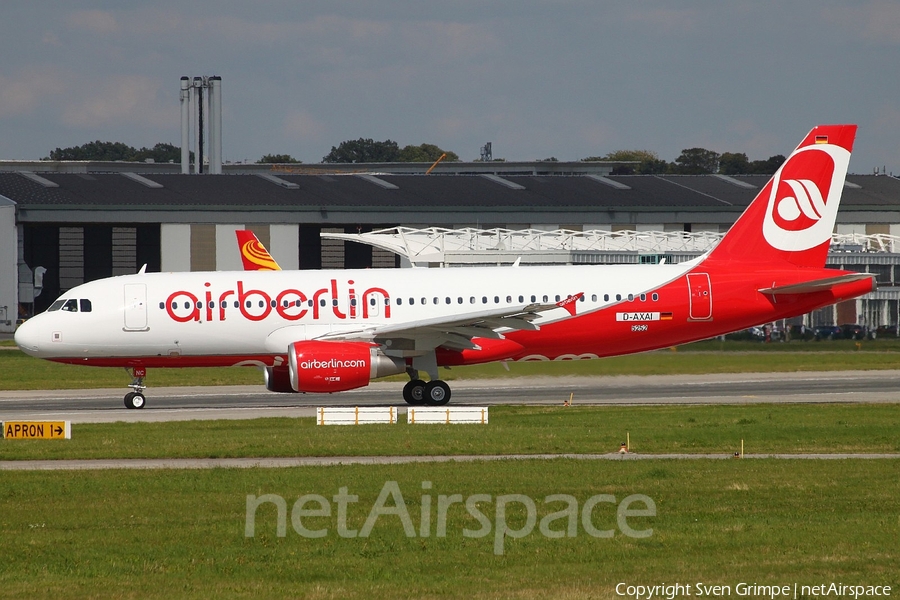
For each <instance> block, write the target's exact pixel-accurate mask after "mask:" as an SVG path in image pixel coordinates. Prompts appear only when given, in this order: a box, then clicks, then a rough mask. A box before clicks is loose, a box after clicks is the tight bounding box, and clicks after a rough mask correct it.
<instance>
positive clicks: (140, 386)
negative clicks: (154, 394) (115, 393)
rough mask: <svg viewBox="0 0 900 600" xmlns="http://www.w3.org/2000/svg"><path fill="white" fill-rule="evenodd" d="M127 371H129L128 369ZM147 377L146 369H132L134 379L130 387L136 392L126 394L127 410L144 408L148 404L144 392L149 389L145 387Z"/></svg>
mask: <svg viewBox="0 0 900 600" xmlns="http://www.w3.org/2000/svg"><path fill="white" fill-rule="evenodd" d="M125 371H128V368H127V367H126V368H125ZM146 376H147V369H146V367H134V368H132V369H131V377H132V379H131V383H130V384H128V387H130V388H131V389H132V390H134V391H132V392H128V393H127V394H125V408H129V409H132V408H144V404H146V402H147V399H146V398H144V390H145V389H147V386H145V385H144V377H146Z"/></svg>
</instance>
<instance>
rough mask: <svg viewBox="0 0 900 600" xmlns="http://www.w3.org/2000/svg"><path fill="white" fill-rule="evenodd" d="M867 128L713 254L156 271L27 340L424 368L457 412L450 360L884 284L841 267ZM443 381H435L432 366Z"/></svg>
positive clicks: (808, 161) (670, 326) (64, 351)
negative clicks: (844, 217) (444, 372)
mask: <svg viewBox="0 0 900 600" xmlns="http://www.w3.org/2000/svg"><path fill="white" fill-rule="evenodd" d="M855 134H856V126H855V125H826V126H819V127H816V128H815V129H813V130H812V131H811V132H810V133H809V134H808V135H807V136H806V137H805V138H804V139H803V141H802V142H801V143H800V145H799V146H798V147H797V149H796V150H794V152H793V153H792V154H791V155H790V157H788V159H787V161H786V162H785V163H784V164H783V165H782V167H781V168H780V169H779V170H778V172H777V173H776V174H775V175H774V176H773V177H772V179H771V180H770V181H769V182H768V183H767V184H766V186H765V187H764V188H763V189H762V191H761V192H760V193H759V195H758V196H757V197H756V199H755V200H754V201H753V202H752V203H751V204H750V206H749V207H748V208H747V210H746V211H745V212H744V213H743V214H742V215H741V216H740V218H739V219H738V220H737V222H736V223H735V224H734V226H733V227H732V228H731V229H730V230H729V232H728V233H727V234H726V235H725V237H724V238H723V239H722V241H721V242H720V243H719V244H718V245H717V246H716V247H715V248H713V249H712V250H711V251H710V252H708V253H707V254H705V255H703V256H701V257H699V258H696V259H694V260H691V261H688V262H684V263H680V264H660V265H584V266H551V267H518V266H513V267H470V268H459V269H383V270H382V269H367V270H335V271H284V270H274V271H268V272H264V271H233V272H209V273H145V272H143V269H142V270H141V272H140V273H137V274H135V275H125V276H119V277H112V278H109V279H102V280H98V281H93V282H90V283H86V284H83V285H80V286H78V287H75V288H73V289H71V290H69V291H68V292H66V293H64V294H63V295H62V296H61V297H60V298H59V299H58V300H57V301H56V302H55V303H54V304H53V305H52V306H51V307H50V308H49V309H48V310H47V312H45V313H43V314H40V315H38V316H36V317H34V318H33V319H30V320H29V321H27V322H26V323H24V324H23V325H22V326H21V327H19V330H18V331H17V332H16V342H17V344H18V345H19V347H20V348H21V349H22V350H24V351H25V352H27V353H28V354H31V355H33V356H38V357H41V358H46V359H49V360H54V361H58V362H63V363H72V364H82V365H97V366H124V367H126V368H128V369H131V370H132V374H133V377H134V380H133V382H132V384H131V386H130V387H132V389H133V391H132V392H130V393H129V394H127V395H126V396H125V405H126V406H127V407H129V408H141V407H143V406H144V403H145V398H144V395H143V392H144V389H145V386H144V381H143V378H144V376H145V375H146V369H148V368H156V367H193V366H228V365H256V366H259V367H261V368H263V369H264V372H265V384H266V387H267V388H268V389H269V390H271V391H274V392H340V391H343V390H350V389H354V388H359V387H363V386H366V385H368V383H369V382H370V381H371V380H372V379H375V378H377V377H383V376H386V375H394V374H398V373H403V372H406V373H407V374H408V375H409V378H410V381H409V383H407V384H406V386H405V387H404V389H403V398H404V400H405V401H406V402H408V403H410V404H421V403H424V404H430V405H442V404H446V403H447V402H448V401H449V400H450V388H449V386H448V385H447V384H446V383H445V382H443V381H441V380H440V379H439V378H438V367H439V366H455V365H470V364H477V363H485V362H490V361H506V360H513V361H518V360H535V359H541V360H545V359H550V360H566V359H581V358H598V357H603V356H612V355H619V354H628V353H633V352H640V351H644V350H653V349H656V348H663V347H668V346H672V345H676V344H682V343H685V342H690V341H693V340H699V339H704V338H709V337H712V336H716V335H721V334H724V333H728V332H731V331H736V330H739V329H743V328H746V327H750V326H753V325H757V324H759V323H764V322H767V321H773V320H776V319H781V318H786V317H792V316H796V315H801V314H804V313H807V312H809V311H812V310H814V309H817V308H820V307H823V306H827V305H830V304H833V303H835V302H838V301H841V300H846V299H849V298H854V297H857V296H860V295H862V294H866V293H868V292H871V291H872V290H873V289H874V288H875V284H874V280H873V278H872V276H870V275H867V274H860V273H853V272H848V271H838V270H834V269H826V268H824V267H825V259H826V254H827V252H828V246H829V243H830V240H831V234H832V230H833V228H834V223H835V217H836V214H837V210H838V205H839V203H840V199H841V192H842V189H843V184H844V177H845V176H846V172H847V167H848V164H849V161H850V152H851V150H852V146H853V140H854V137H855ZM423 371H424V373H426V374H427V375H428V378H429V381H428V382H427V383H426V382H425V381H423V380H422V378H420V372H423Z"/></svg>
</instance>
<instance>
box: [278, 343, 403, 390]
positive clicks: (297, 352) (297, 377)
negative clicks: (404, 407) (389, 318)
mask: <svg viewBox="0 0 900 600" xmlns="http://www.w3.org/2000/svg"><path fill="white" fill-rule="evenodd" d="M405 370H406V362H405V361H404V360H403V359H400V358H393V357H390V356H385V355H383V354H379V353H378V346H376V345H374V344H369V343H367V342H323V341H307V342H294V343H293V344H291V345H290V346H289V347H288V371H289V373H290V378H291V387H292V388H293V389H294V390H295V391H297V392H343V391H345V390H352V389H355V388H360V387H364V386H367V385H369V381H371V380H372V379H375V378H377V377H385V376H387V375H396V374H397V373H403V372H404V371H405Z"/></svg>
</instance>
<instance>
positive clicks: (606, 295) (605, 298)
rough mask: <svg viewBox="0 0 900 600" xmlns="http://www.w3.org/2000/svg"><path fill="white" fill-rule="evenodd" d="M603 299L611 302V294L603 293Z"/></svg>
mask: <svg viewBox="0 0 900 600" xmlns="http://www.w3.org/2000/svg"><path fill="white" fill-rule="evenodd" d="M603 301H604V302H609V294H603Z"/></svg>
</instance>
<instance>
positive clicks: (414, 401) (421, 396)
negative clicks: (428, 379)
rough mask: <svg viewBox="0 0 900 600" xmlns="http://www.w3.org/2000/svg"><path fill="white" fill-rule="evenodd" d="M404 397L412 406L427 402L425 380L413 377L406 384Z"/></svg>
mask: <svg viewBox="0 0 900 600" xmlns="http://www.w3.org/2000/svg"><path fill="white" fill-rule="evenodd" d="M403 399H404V400H406V403H407V404H409V405H411V406H421V405H422V404H425V382H424V381H422V380H421V379H413V380H412V381H410V382H409V383H407V384H406V385H404V386H403Z"/></svg>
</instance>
